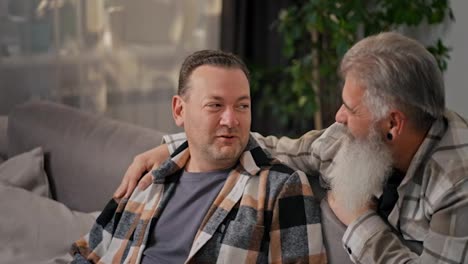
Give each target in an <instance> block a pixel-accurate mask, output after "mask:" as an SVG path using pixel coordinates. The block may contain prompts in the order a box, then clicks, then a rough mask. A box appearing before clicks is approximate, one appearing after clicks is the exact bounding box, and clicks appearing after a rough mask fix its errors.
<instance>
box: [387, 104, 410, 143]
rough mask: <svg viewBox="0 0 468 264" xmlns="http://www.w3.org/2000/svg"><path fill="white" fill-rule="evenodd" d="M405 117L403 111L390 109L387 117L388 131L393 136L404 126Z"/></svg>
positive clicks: (401, 130)
mask: <svg viewBox="0 0 468 264" xmlns="http://www.w3.org/2000/svg"><path fill="white" fill-rule="evenodd" d="M406 119H407V118H406V115H405V114H404V113H403V112H401V111H399V110H391V111H390V115H389V119H388V129H389V130H388V132H389V133H391V134H392V135H393V137H398V136H399V135H401V133H403V130H404V129H405V126H406Z"/></svg>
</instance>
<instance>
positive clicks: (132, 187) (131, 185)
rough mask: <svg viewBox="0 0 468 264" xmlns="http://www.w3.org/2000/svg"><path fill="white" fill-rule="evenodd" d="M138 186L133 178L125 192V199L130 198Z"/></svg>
mask: <svg viewBox="0 0 468 264" xmlns="http://www.w3.org/2000/svg"><path fill="white" fill-rule="evenodd" d="M136 184H137V180H135V179H134V178H131V179H130V181H129V182H128V184H127V190H126V192H125V198H129V197H130V195H132V192H133V190H135V186H136Z"/></svg>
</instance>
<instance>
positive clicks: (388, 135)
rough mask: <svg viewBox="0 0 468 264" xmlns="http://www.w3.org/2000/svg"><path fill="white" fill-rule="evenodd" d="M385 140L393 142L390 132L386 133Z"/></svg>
mask: <svg viewBox="0 0 468 264" xmlns="http://www.w3.org/2000/svg"><path fill="white" fill-rule="evenodd" d="M387 139H388V140H390V141H392V140H393V135H392V133H390V132H388V133H387Z"/></svg>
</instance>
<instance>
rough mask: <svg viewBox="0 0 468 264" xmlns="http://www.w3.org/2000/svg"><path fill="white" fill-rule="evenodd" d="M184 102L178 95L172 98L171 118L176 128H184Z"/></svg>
mask: <svg viewBox="0 0 468 264" xmlns="http://www.w3.org/2000/svg"><path fill="white" fill-rule="evenodd" d="M184 111H185V102H184V99H182V97H181V96H179V95H174V96H173V97H172V117H173V118H174V121H175V123H176V125H177V126H179V127H184Z"/></svg>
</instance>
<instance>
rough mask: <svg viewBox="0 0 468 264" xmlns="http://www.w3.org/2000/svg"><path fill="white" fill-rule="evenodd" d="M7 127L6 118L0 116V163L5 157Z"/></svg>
mask: <svg viewBox="0 0 468 264" xmlns="http://www.w3.org/2000/svg"><path fill="white" fill-rule="evenodd" d="M7 126H8V117H6V116H0V163H1V161H2V160H5V159H6V156H7V146H8V143H7V142H8V141H7Z"/></svg>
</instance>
